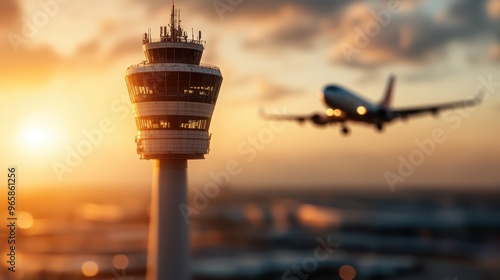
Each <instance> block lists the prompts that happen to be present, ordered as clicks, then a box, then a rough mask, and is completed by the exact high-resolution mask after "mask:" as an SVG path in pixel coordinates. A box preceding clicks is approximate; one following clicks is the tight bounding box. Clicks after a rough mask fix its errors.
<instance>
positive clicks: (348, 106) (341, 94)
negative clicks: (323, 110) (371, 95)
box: [323, 85, 390, 124]
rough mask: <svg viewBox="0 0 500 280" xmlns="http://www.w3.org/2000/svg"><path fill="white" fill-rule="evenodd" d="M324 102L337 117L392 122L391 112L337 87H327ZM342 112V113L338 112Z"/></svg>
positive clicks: (324, 91) (373, 121)
mask: <svg viewBox="0 0 500 280" xmlns="http://www.w3.org/2000/svg"><path fill="white" fill-rule="evenodd" d="M323 100H324V102H325V105H326V106H327V107H328V109H331V110H333V111H332V113H333V114H334V116H335V117H343V118H346V119H349V120H352V121H359V122H366V123H373V124H380V123H383V122H387V121H389V120H390V112H388V111H387V110H386V109H383V108H380V107H379V106H377V105H375V104H373V103H371V102H369V101H367V100H365V99H363V98H361V97H360V96H358V95H355V94H353V93H351V92H350V91H348V90H346V89H344V88H342V87H340V86H336V85H329V86H326V87H325V89H324V90H323ZM338 110H340V112H339V111H338Z"/></svg>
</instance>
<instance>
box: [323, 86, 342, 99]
mask: <svg viewBox="0 0 500 280" xmlns="http://www.w3.org/2000/svg"><path fill="white" fill-rule="evenodd" d="M338 90H339V87H338V86H335V85H327V86H326V87H324V88H323V92H322V94H321V98H322V99H323V100H324V101H325V102H327V100H328V99H329V98H330V97H331V96H332V95H333V94H335V92H336V91H338Z"/></svg>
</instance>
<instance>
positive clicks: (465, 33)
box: [330, 0, 494, 67]
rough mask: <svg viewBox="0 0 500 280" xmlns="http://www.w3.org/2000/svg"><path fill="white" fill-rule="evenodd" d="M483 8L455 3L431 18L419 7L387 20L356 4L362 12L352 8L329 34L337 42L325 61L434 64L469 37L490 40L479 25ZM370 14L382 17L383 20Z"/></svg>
mask: <svg viewBox="0 0 500 280" xmlns="http://www.w3.org/2000/svg"><path fill="white" fill-rule="evenodd" d="M485 3H486V2H485V1H481V0H478V1H466V0H458V1H454V2H452V4H450V5H449V6H446V7H445V8H444V10H441V11H440V10H437V11H433V12H432V13H430V12H428V11H426V10H425V9H422V8H423V7H419V8H417V9H415V10H414V11H412V12H411V13H408V12H405V11H402V12H398V13H392V14H389V13H387V11H373V10H371V9H370V8H369V7H368V5H367V4H364V3H363V4H358V6H364V7H365V9H364V11H363V12H357V13H351V12H350V11H349V9H358V10H361V9H360V8H359V7H357V6H356V5H352V6H350V7H349V8H348V9H347V10H346V11H345V12H344V15H343V18H342V19H341V21H342V22H343V23H344V24H343V25H341V26H340V28H338V29H336V30H335V32H334V34H335V35H337V36H338V37H339V40H338V41H337V42H336V43H334V44H333V45H332V47H331V53H330V61H331V62H332V63H341V64H346V65H350V66H359V67H376V66H380V65H384V64H389V63H395V62H426V61H430V60H433V59H439V57H441V53H440V52H441V51H442V50H444V49H445V47H446V46H447V44H448V43H450V42H452V41H460V42H462V44H467V43H468V41H469V40H470V39H471V38H474V37H481V36H483V37H485V36H486V37H487V36H490V37H491V36H492V34H493V32H492V31H493V30H494V28H493V23H492V22H491V21H489V20H487V19H485V18H486V15H485V12H486V10H485V9H484V7H485ZM374 12H376V13H383V14H385V16H384V20H381V18H380V17H378V16H377V15H376V14H375V13H374ZM353 17H354V18H353ZM387 18H389V19H390V20H385V19H387ZM346 23H347V24H346ZM348 23H352V24H348Z"/></svg>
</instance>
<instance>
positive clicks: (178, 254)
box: [147, 159, 190, 280]
mask: <svg viewBox="0 0 500 280" xmlns="http://www.w3.org/2000/svg"><path fill="white" fill-rule="evenodd" d="M186 177H187V160H185V159H159V160H155V161H153V191H152V201H151V222H150V229H149V244H148V274H147V280H174V279H175V280H188V279H190V273H189V271H190V269H189V264H190V262H189V259H190V257H189V230H188V224H187V223H186V221H185V220H184V218H183V216H182V215H181V214H180V213H179V205H180V204H181V203H182V204H186V200H187V198H186V197H187V192H186V189H187V188H186V186H187V178H186Z"/></svg>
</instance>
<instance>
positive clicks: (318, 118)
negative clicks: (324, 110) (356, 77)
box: [260, 110, 345, 125]
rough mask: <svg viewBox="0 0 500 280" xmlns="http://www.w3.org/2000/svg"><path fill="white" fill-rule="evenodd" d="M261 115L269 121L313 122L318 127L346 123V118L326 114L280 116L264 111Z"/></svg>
mask: <svg viewBox="0 0 500 280" xmlns="http://www.w3.org/2000/svg"><path fill="white" fill-rule="evenodd" d="M260 115H261V116H262V117H263V118H264V119H267V120H276V121H297V122H299V123H301V124H302V123H304V122H305V121H311V122H313V123H314V124H316V125H327V124H329V123H342V122H345V118H343V117H336V116H328V115H326V114H320V113H313V114H310V115H279V114H267V113H266V112H264V111H263V110H261V111H260Z"/></svg>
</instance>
